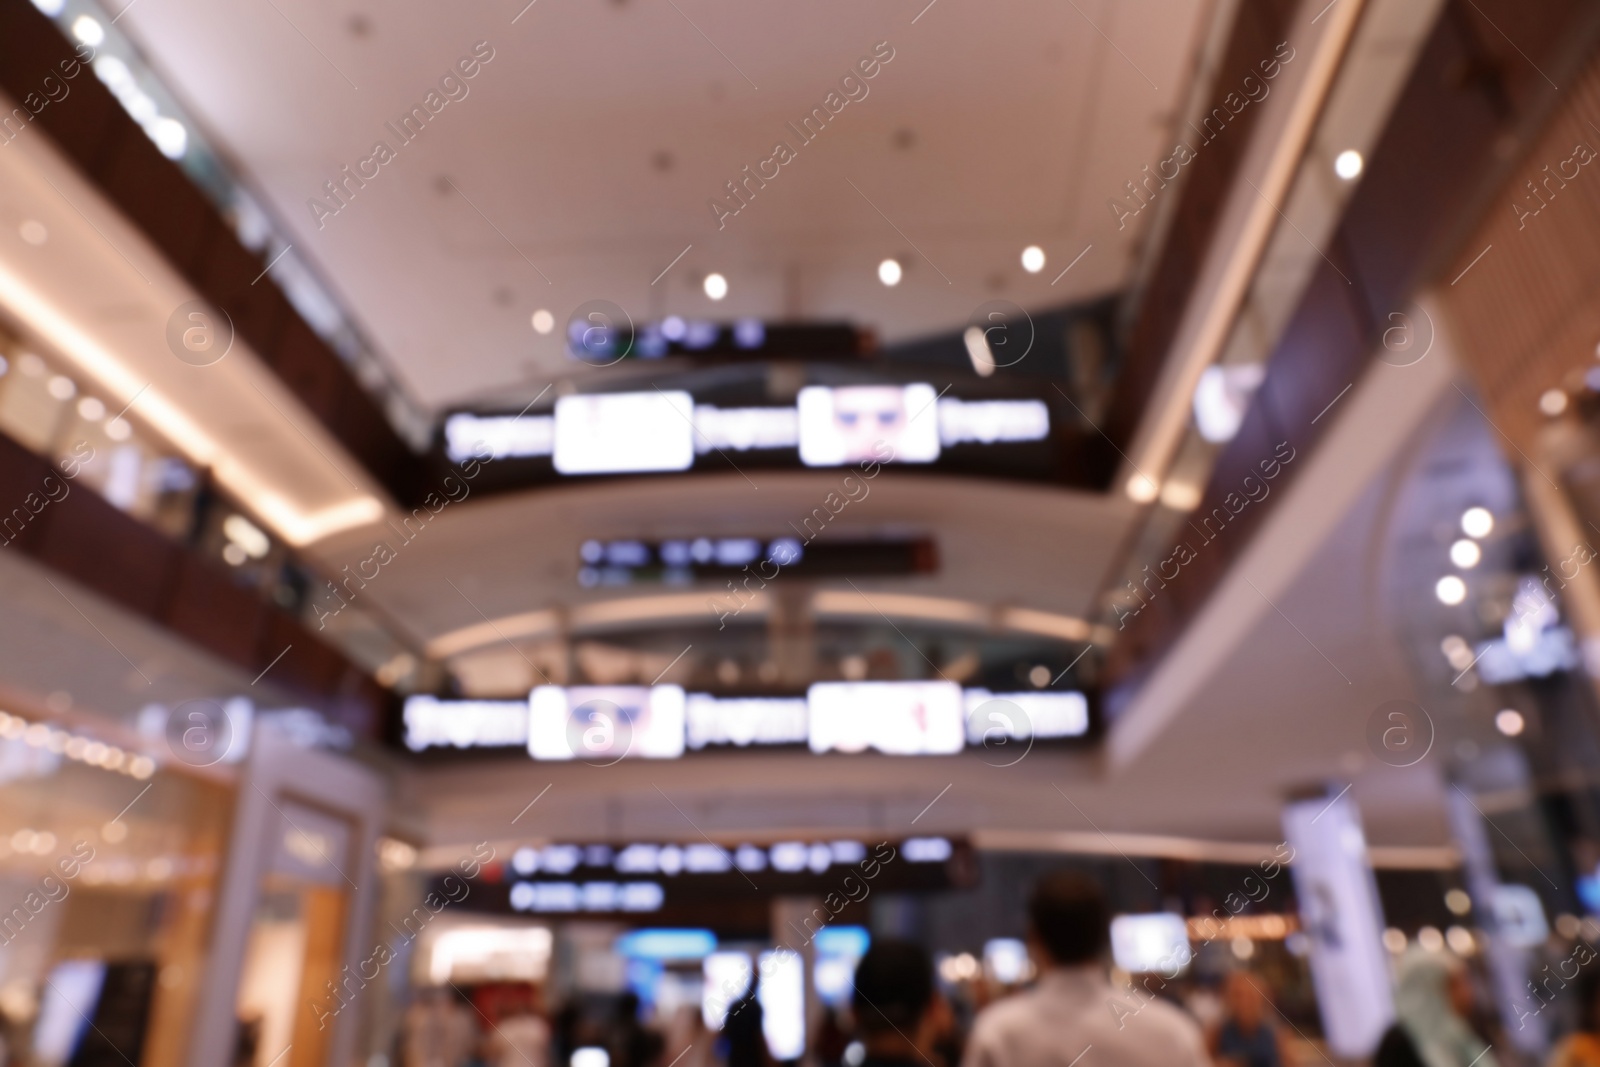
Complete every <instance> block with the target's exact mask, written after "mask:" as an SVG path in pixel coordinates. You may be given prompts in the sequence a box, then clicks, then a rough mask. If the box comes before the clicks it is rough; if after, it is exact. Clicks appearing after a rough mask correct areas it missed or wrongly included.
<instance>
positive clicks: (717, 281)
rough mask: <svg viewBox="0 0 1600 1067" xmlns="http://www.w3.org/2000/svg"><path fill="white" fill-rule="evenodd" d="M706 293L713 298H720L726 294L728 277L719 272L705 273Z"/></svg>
mask: <svg viewBox="0 0 1600 1067" xmlns="http://www.w3.org/2000/svg"><path fill="white" fill-rule="evenodd" d="M706 295H707V296H709V297H710V298H711V299H713V300H721V299H722V298H723V297H725V296H727V295H728V279H726V278H724V277H723V276H722V275H720V274H707V275H706Z"/></svg>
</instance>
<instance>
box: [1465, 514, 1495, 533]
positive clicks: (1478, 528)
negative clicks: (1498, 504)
mask: <svg viewBox="0 0 1600 1067" xmlns="http://www.w3.org/2000/svg"><path fill="white" fill-rule="evenodd" d="M1493 529H1494V515H1493V514H1491V513H1490V511H1489V509H1488V508H1468V509H1467V510H1466V511H1463V512H1462V513H1461V532H1462V533H1464V534H1466V535H1467V536H1468V537H1476V538H1480V539H1481V538H1484V537H1488V536H1489V532H1490V531H1491V530H1493Z"/></svg>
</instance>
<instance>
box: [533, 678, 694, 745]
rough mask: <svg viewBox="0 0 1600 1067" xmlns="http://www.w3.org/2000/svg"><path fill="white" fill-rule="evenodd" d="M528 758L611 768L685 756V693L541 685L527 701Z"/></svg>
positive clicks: (642, 688) (635, 687)
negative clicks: (613, 763) (623, 763)
mask: <svg viewBox="0 0 1600 1067" xmlns="http://www.w3.org/2000/svg"><path fill="white" fill-rule="evenodd" d="M528 704H529V717H528V754H529V755H530V756H532V757H533V758H534V759H543V760H570V759H582V760H585V761H587V762H591V763H593V762H601V763H607V762H611V761H614V760H618V759H622V758H624V757H630V758H631V757H643V758H646V759H673V758H675V757H677V756H681V755H683V738H684V729H683V705H684V694H683V689H682V687H680V686H676V685H657V686H643V685H580V686H571V687H563V686H559V685H541V686H537V687H535V688H534V690H533V692H532V693H531V694H530V695H529V697H528Z"/></svg>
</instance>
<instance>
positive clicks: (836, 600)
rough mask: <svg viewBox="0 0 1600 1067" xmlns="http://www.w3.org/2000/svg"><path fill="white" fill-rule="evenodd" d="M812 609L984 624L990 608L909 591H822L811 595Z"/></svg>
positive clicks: (819, 612)
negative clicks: (918, 594) (870, 592)
mask: <svg viewBox="0 0 1600 1067" xmlns="http://www.w3.org/2000/svg"><path fill="white" fill-rule="evenodd" d="M811 610H812V611H814V612H816V613H817V614H818V615H879V616H882V615H892V616H897V617H900V618H909V619H934V620H936V621H939V622H954V623H963V624H966V625H969V626H987V625H988V624H989V622H990V619H991V614H990V611H989V609H988V608H987V607H985V606H984V605H982V604H974V603H973V602H972V601H970V600H952V599H949V598H947V597H936V596H913V595H911V594H909V593H872V594H870V595H868V594H866V593H855V592H851V593H846V592H844V591H842V590H825V591H823V592H820V593H817V594H816V595H815V596H813V597H812V598H811Z"/></svg>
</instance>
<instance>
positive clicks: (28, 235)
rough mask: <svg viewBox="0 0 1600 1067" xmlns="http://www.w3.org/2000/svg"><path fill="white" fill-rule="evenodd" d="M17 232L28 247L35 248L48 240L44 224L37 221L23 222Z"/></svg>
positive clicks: (27, 220) (48, 236)
mask: <svg viewBox="0 0 1600 1067" xmlns="http://www.w3.org/2000/svg"><path fill="white" fill-rule="evenodd" d="M17 232H18V233H20V234H21V235H22V239H23V240H24V241H26V242H28V243H29V244H30V245H33V246H34V247H35V248H37V247H39V246H40V245H42V244H44V243H45V242H46V241H48V240H49V239H50V231H49V230H47V229H45V228H44V223H42V222H40V221H39V220H38V219H26V220H24V221H23V223H22V225H21V226H20V227H18V228H17Z"/></svg>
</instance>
